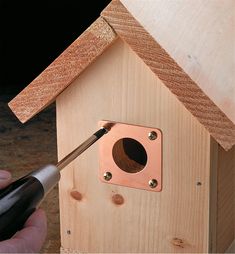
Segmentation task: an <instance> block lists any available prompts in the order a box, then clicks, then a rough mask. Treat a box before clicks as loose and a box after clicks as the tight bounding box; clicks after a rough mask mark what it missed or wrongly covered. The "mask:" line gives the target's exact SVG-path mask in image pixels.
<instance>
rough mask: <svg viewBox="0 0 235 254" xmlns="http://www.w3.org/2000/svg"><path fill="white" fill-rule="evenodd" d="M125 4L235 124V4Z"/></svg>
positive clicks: (190, 0)
mask: <svg viewBox="0 0 235 254" xmlns="http://www.w3.org/2000/svg"><path fill="white" fill-rule="evenodd" d="M121 2H122V4H123V5H124V6H125V7H126V8H127V10H128V11H129V12H130V13H131V14H132V16H133V17H135V19H136V20H138V22H139V23H140V24H141V25H142V26H143V27H144V29H145V30H146V31H148V32H149V34H151V35H152V36H153V37H154V39H155V40H156V41H157V42H158V43H159V44H160V45H161V46H162V47H163V48H164V49H165V50H166V51H167V52H168V53H169V54H170V56H171V57H172V58H173V59H174V60H175V61H176V62H177V63H178V64H179V65H180V67H181V68H182V69H183V70H184V71H185V72H186V73H187V74H188V75H189V76H190V77H191V78H192V80H193V81H195V82H196V83H197V85H198V86H199V87H200V88H201V89H202V90H203V91H204V93H205V94H206V95H207V96H208V97H209V98H210V99H211V100H212V101H213V102H214V103H215V104H216V105H217V106H218V107H219V108H220V109H221V110H222V111H223V112H224V113H225V114H226V115H227V116H228V118H229V119H230V120H231V121H233V123H234V124H235V1H234V0H226V1H221V0H213V1H208V0H206V1H205V0H196V1H195V0H174V1H172V0H144V1H143V0H135V1H133V0H121Z"/></svg>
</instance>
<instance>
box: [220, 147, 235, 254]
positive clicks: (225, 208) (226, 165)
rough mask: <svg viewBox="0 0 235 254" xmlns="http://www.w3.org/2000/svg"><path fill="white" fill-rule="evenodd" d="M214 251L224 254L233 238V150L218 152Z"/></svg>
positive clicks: (234, 205) (234, 181)
mask: <svg viewBox="0 0 235 254" xmlns="http://www.w3.org/2000/svg"><path fill="white" fill-rule="evenodd" d="M217 177H218V180H217V192H218V194H217V223H216V224H217V229H216V231H217V238H216V251H217V252H218V253H224V252H225V251H226V250H227V249H228V248H229V246H230V245H231V244H232V242H233V241H234V238H235V149H234V148H233V149H231V150H230V151H228V152H225V151H224V150H223V148H222V147H219V150H218V176H217Z"/></svg>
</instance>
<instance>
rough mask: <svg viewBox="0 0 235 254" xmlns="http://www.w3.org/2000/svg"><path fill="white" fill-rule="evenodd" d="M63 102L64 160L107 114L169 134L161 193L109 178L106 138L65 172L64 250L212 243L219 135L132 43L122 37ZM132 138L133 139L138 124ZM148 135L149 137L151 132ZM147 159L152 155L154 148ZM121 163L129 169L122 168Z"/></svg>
mask: <svg viewBox="0 0 235 254" xmlns="http://www.w3.org/2000/svg"><path fill="white" fill-rule="evenodd" d="M56 105H57V132H58V155H59V159H61V158H63V157H64V156H65V155H66V154H68V153H69V152H70V151H71V150H73V149H74V148H75V147H76V146H77V145H78V144H79V143H81V142H82V141H83V140H84V139H85V138H86V137H87V136H89V134H90V133H92V132H94V131H95V130H96V128H97V127H98V125H99V122H100V120H103V119H109V120H110V121H114V122H121V123H125V124H127V125H139V126H145V127H148V128H151V127H152V128H158V129H159V130H161V133H162V190H161V191H159V192H155V191H151V190H144V189H141V188H138V187H137V188H133V187H129V186H128V185H127V186H123V185H118V184H112V183H106V182H105V181H101V180H100V176H99V159H100V158H99V145H98V144H96V145H94V146H93V147H92V148H91V149H90V150H88V151H87V152H86V153H84V154H83V155H81V156H80V157H79V158H78V159H76V160H75V161H74V162H72V163H71V164H70V165H69V166H68V167H67V168H66V169H65V170H63V171H62V179H61V182H60V215H61V235H62V251H65V252H66V251H76V252H89V253H92V252H107V253H112V252H135V253H146V252H154V253H159V252H181V253H182V252H185V253H188V252H206V251H207V250H208V248H209V246H208V243H209V239H208V233H207V232H208V230H209V212H208V211H209V190H210V168H211V163H210V156H211V154H210V153H211V148H210V146H211V145H213V142H212V141H211V138H210V135H209V134H208V132H207V131H206V129H205V128H204V127H203V126H202V125H201V124H200V123H199V122H198V121H197V120H196V119H195V118H194V117H193V116H192V115H191V114H190V113H189V112H188V111H187V110H186V109H185V107H184V106H183V105H182V104H181V103H180V102H179V101H178V100H177V99H176V98H175V96H174V95H173V94H172V93H171V92H170V91H169V90H168V89H167V88H166V87H165V86H164V85H163V83H162V82H161V81H160V80H159V79H158V78H157V77H156V75H154V73H153V72H152V71H151V70H150V69H149V68H148V67H147V66H146V65H145V63H144V62H143V61H142V60H141V59H140V58H139V57H138V56H137V55H136V54H135V53H134V52H133V51H132V50H131V49H130V47H129V46H128V45H127V44H125V43H124V42H123V41H121V40H117V41H116V42H115V43H114V44H113V45H112V46H111V47H110V48H109V49H108V50H107V51H105V52H104V53H103V54H102V56H100V57H99V58H98V59H97V60H96V62H95V63H93V64H92V65H90V66H89V68H87V69H86V70H85V71H84V72H83V74H82V75H80V76H79V77H78V78H77V79H76V80H75V81H74V82H73V83H72V85H71V86H70V87H69V88H67V89H66V90H65V91H64V92H63V93H62V94H61V95H60V96H59V97H58V98H57V101H56ZM109 134H110V135H111V134H112V127H111V130H110V133H109ZM107 135H108V134H107ZM126 138H133V133H132V131H131V129H130V131H129V133H128V131H127V133H126ZM145 138H146V141H147V140H149V137H148V133H147V134H146V137H145ZM144 142H145V140H143V141H142V143H144ZM144 146H146V145H144ZM135 149H136V152H137V157H136V158H132V161H135V160H136V161H138V159H139V156H140V148H139V147H138V146H134V147H132V150H135ZM159 149H160V148H159ZM146 150H147V149H146ZM138 152H139V153H138ZM155 152H156V154H157V153H158V151H157V149H156V151H155ZM104 156H105V154H104ZM107 156H110V157H111V158H108V159H110V160H114V158H112V156H111V155H110V154H107ZM147 160H151V155H150V154H148V153H147ZM106 170H107V172H109V171H111V170H112V169H111V168H106ZM119 170H120V172H123V170H122V169H121V167H120V169H119ZM142 170H143V172H144V170H145V168H144V167H143V169H142ZM152 170H154V168H153V169H152ZM128 174H130V175H132V177H133V181H135V174H136V177H138V174H137V173H134V174H133V173H131V172H130V173H128V172H126V173H125V174H123V176H124V177H125V175H126V177H127V178H128ZM123 180H124V181H125V179H123ZM149 180H151V179H148V181H149ZM148 181H147V179H146V184H148Z"/></svg>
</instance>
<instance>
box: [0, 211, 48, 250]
mask: <svg viewBox="0 0 235 254" xmlns="http://www.w3.org/2000/svg"><path fill="white" fill-rule="evenodd" d="M46 232H47V219H46V215H45V212H44V211H43V210H41V209H38V210H36V211H35V212H34V213H33V214H32V215H31V216H30V217H29V219H28V220H27V221H26V223H25V227H24V228H23V229H22V230H21V231H18V232H17V233H16V234H15V235H14V236H13V237H12V238H11V239H9V240H5V241H3V242H0V253H25V252H27V253H38V252H39V251H40V249H41V247H42V245H43V243H44V241H45V238H46Z"/></svg>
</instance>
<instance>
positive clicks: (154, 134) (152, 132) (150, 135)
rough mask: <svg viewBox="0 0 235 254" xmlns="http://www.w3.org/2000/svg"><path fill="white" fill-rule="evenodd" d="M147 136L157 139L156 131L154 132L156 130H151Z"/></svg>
mask: <svg viewBox="0 0 235 254" xmlns="http://www.w3.org/2000/svg"><path fill="white" fill-rule="evenodd" d="M148 138H149V139H150V140H155V139H157V132H156V131H151V132H149V134H148Z"/></svg>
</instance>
